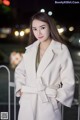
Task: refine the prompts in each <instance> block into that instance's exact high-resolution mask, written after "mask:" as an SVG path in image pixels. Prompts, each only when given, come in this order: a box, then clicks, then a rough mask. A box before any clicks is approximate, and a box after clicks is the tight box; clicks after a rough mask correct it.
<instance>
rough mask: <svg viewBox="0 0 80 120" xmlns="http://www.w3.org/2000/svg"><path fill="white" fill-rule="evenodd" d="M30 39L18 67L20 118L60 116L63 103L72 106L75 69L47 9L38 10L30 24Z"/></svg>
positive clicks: (56, 118) (56, 119)
mask: <svg viewBox="0 0 80 120" xmlns="http://www.w3.org/2000/svg"><path fill="white" fill-rule="evenodd" d="M30 41H32V42H33V43H32V44H31V45H29V46H28V47H26V52H25V54H24V56H23V59H22V61H21V62H20V64H19V65H18V66H17V67H16V69H15V83H16V96H17V97H20V101H19V103H20V109H19V115H18V120H61V109H60V107H61V104H63V105H65V106H67V107H71V104H72V100H73V95H74V85H75V80H74V70H73V64H72V59H71V56H70V53H69V50H68V48H67V46H66V45H65V44H64V43H63V42H62V40H61V38H60V36H59V34H58V32H57V29H56V25H55V23H53V20H52V19H51V18H50V17H49V16H48V15H47V14H46V13H40V12H39V13H36V14H35V15H34V16H33V17H32V19H31V24H30Z"/></svg>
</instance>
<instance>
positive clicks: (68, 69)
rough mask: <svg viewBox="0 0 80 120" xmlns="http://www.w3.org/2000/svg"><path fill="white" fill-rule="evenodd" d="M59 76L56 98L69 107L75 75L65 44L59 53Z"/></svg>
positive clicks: (72, 95)
mask: <svg viewBox="0 0 80 120" xmlns="http://www.w3.org/2000/svg"><path fill="white" fill-rule="evenodd" d="M60 78H61V82H62V87H61V88H59V89H58V90H57V97H56V99H57V100H58V101H59V102H61V104H63V105H65V106H67V107H71V105H72V101H73V97H74V90H75V77H74V68H73V63H72V59H71V56H70V52H69V50H68V48H67V47H66V46H65V45H63V50H62V55H61V69H60Z"/></svg>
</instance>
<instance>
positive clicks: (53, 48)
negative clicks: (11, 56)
mask: <svg viewBox="0 0 80 120" xmlns="http://www.w3.org/2000/svg"><path fill="white" fill-rule="evenodd" d="M39 43H40V42H39V41H38V40H37V41H36V42H34V43H33V44H32V45H30V46H29V47H27V48H26V49H27V50H29V49H30V48H31V49H32V50H30V51H31V52H29V58H30V59H29V63H30V65H31V66H32V70H33V71H35V73H36V75H37V76H38V77H40V76H41V75H42V73H43V72H44V71H45V69H46V68H47V67H48V65H49V64H50V62H51V61H52V60H53V58H54V56H55V54H56V55H57V54H59V52H60V51H61V43H59V42H56V41H54V40H52V41H51V43H50V45H49V47H48V48H47V50H46V51H45V53H44V55H43V58H42V60H41V61H40V63H39V66H38V69H37V72H36V55H37V50H38V45H39ZM32 59H33V60H32Z"/></svg>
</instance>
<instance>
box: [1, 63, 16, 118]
mask: <svg viewBox="0 0 80 120" xmlns="http://www.w3.org/2000/svg"><path fill="white" fill-rule="evenodd" d="M1 68H4V69H6V71H7V73H8V120H11V106H10V105H11V104H10V101H11V99H10V98H11V87H13V88H14V87H15V84H14V82H11V81H10V70H9V68H8V67H7V66H5V65H0V69H1ZM14 120H16V96H15V89H14Z"/></svg>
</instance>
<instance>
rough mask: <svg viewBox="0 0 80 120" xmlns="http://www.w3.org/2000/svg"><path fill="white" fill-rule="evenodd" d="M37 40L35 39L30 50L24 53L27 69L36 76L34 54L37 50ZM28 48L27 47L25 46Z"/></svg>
mask: <svg viewBox="0 0 80 120" xmlns="http://www.w3.org/2000/svg"><path fill="white" fill-rule="evenodd" d="M38 45H39V41H36V42H35V43H34V44H33V45H32V48H31V50H30V51H29V52H28V53H27V54H26V60H27V70H28V71H29V73H30V74H32V73H33V74H34V76H36V55H37V50H38ZM26 49H27V50H28V48H26Z"/></svg>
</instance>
